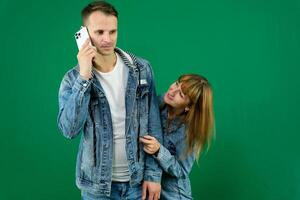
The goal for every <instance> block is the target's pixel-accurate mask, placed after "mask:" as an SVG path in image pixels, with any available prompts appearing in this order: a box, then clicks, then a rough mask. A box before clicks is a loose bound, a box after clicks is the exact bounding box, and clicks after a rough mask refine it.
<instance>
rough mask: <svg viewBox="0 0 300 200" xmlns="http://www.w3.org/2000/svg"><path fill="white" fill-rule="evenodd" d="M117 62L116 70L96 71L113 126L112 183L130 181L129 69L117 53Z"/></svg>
mask: <svg viewBox="0 0 300 200" xmlns="http://www.w3.org/2000/svg"><path fill="white" fill-rule="evenodd" d="M116 55H117V61H116V65H115V67H114V69H113V70H112V71H110V72H107V73H103V72H100V71H98V70H96V71H97V72H98V73H95V75H96V77H97V79H98V80H99V82H100V83H101V86H102V88H103V90H104V93H105V96H106V98H107V100H108V103H109V107H110V112H111V117H112V124H113V164H112V181H118V182H126V181H129V180H130V173H129V169H128V161H127V156H126V148H125V146H126V136H125V118H126V107H125V92H126V86H127V79H128V68H127V66H126V65H125V64H124V62H123V60H122V59H121V57H120V56H119V55H118V54H117V53H116Z"/></svg>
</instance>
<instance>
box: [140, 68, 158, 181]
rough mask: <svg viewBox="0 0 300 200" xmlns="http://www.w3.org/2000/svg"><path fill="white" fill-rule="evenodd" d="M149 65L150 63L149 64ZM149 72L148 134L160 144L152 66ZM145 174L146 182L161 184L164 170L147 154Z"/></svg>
mask: <svg viewBox="0 0 300 200" xmlns="http://www.w3.org/2000/svg"><path fill="white" fill-rule="evenodd" d="M147 64H148V63H147ZM147 70H149V72H148V74H150V78H149V83H151V85H150V89H149V115H148V133H149V135H151V136H153V137H155V138H156V139H157V140H158V141H159V142H162V129H161V122H160V114H159V107H158V102H157V96H156V90H155V83H154V78H153V72H152V70H151V67H150V64H148V67H147ZM145 162H146V163H145V173H144V181H150V182H157V183H160V181H161V175H162V169H161V167H160V166H159V165H158V163H157V162H156V160H155V159H154V158H153V156H151V155H149V154H146V161H145Z"/></svg>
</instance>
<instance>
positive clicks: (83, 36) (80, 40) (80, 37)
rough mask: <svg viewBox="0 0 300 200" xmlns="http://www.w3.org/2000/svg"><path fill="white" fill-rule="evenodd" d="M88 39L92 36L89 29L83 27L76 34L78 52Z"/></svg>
mask: <svg viewBox="0 0 300 200" xmlns="http://www.w3.org/2000/svg"><path fill="white" fill-rule="evenodd" d="M88 38H90V36H89V32H88V30H87V28H86V27H85V26H81V27H80V30H79V31H77V32H76V33H75V40H76V43H77V47H78V50H80V49H81V47H82V45H83V44H84V43H85V41H86V40H87V39H88ZM90 45H91V44H90Z"/></svg>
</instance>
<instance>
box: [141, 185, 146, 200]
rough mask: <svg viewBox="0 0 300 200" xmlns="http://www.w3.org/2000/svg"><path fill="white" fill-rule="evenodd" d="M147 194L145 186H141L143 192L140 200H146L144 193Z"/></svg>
mask: <svg viewBox="0 0 300 200" xmlns="http://www.w3.org/2000/svg"><path fill="white" fill-rule="evenodd" d="M146 192H147V185H146V184H143V190H142V200H145V199H146V194H147V193H146Z"/></svg>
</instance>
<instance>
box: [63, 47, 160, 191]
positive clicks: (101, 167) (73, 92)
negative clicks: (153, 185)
mask: <svg viewBox="0 0 300 200" xmlns="http://www.w3.org/2000/svg"><path fill="white" fill-rule="evenodd" d="M115 51H116V52H117V53H118V54H119V55H120V56H121V58H122V60H123V61H124V63H125V65H126V66H127V67H128V69H129V73H128V81H127V87H126V97H125V106H126V121H125V129H126V130H125V135H126V154H127V159H128V165H129V166H128V167H129V172H130V184H131V185H132V186H135V185H137V184H140V183H141V181H142V180H146V181H152V182H160V180H161V175H162V170H161V168H160V167H159V165H158V164H157V162H156V161H155V159H154V158H153V157H152V156H149V155H147V154H146V153H144V151H143V146H142V144H141V143H139V140H138V137H139V135H141V136H142V135H145V134H147V133H149V134H150V135H152V136H154V137H157V138H158V139H159V140H161V138H162V132H161V123H160V118H159V108H158V104H157V98H156V91H155V85H154V80H153V75H152V69H151V66H150V64H149V63H148V62H147V61H146V60H143V59H141V58H138V57H135V56H134V55H132V54H130V56H131V58H132V61H133V62H131V61H130V60H128V58H127V57H126V56H128V55H129V54H127V55H126V53H125V52H124V51H122V50H121V49H118V48H116V50H115ZM58 127H59V129H60V131H61V132H62V133H63V135H64V136H65V137H66V138H69V139H72V138H74V137H76V136H77V135H79V133H80V131H81V130H83V134H82V135H81V140H80V146H79V150H78V154H77V163H76V185H77V186H78V188H79V189H81V190H84V191H88V192H91V193H94V194H98V195H106V196H109V195H110V191H111V182H112V181H111V176H112V155H113V154H112V151H113V148H112V146H113V133H112V119H111V113H110V109H109V104H108V101H107V99H106V97H105V94H104V91H103V88H102V87H101V84H100V82H99V81H98V80H97V78H96V77H95V76H93V77H92V79H91V80H84V79H82V78H81V76H80V75H79V67H78V66H77V67H75V68H73V69H71V70H70V71H68V72H67V73H66V74H65V76H64V78H63V80H62V82H61V86H60V89H59V114H58Z"/></svg>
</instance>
